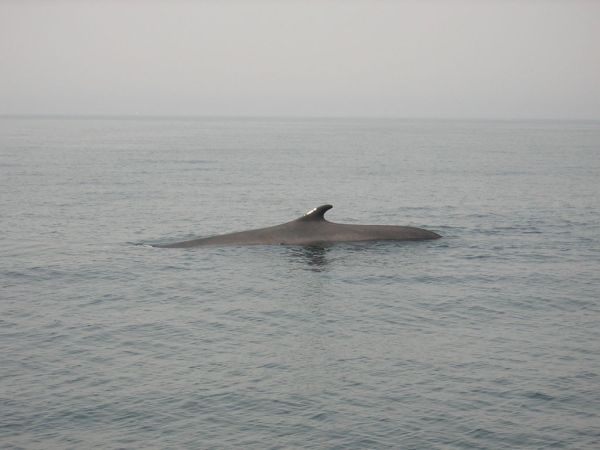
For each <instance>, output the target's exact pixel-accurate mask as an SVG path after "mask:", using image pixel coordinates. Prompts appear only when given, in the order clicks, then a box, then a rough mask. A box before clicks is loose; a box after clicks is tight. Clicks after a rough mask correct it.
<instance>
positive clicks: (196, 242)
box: [152, 205, 441, 248]
mask: <svg viewBox="0 0 600 450" xmlns="http://www.w3.org/2000/svg"><path fill="white" fill-rule="evenodd" d="M331 208H333V206H332V205H321V206H318V207H317V208H314V209H311V210H310V211H308V212H307V213H306V214H304V215H303V216H301V217H299V218H297V219H295V220H292V221H290V222H286V223H282V224H280V225H275V226H271V227H266V228H258V229H254V230H246V231H239V232H236V233H228V234H220V235H216V236H211V237H205V238H200V239H192V240H189V241H182V242H174V243H166V244H154V245H152V246H153V247H158V248H188V247H201V246H230V245H297V246H317V245H327V244H333V243H338V242H340V243H341V242H365V241H422V240H426V239H439V238H440V237H441V236H440V235H439V234H437V233H434V232H433V231H429V230H424V229H422V228H415V227H409V226H398V225H354V224H346V223H335V222H329V221H328V220H326V219H325V213H326V212H327V211H329V210H330V209H331Z"/></svg>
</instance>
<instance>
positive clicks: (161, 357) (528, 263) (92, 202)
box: [0, 118, 600, 449]
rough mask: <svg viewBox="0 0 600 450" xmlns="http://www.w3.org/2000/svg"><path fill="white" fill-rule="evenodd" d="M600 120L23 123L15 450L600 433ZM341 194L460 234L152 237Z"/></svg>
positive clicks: (411, 444) (18, 178) (4, 409)
mask: <svg viewBox="0 0 600 450" xmlns="http://www.w3.org/2000/svg"><path fill="white" fill-rule="evenodd" d="M599 179H600V123H593V122H589V123H575V122H571V123H568V122H563V123H553V122H490V121H488V122H460V121H401V120H397V121H395V120H217V119H215V120H208V119H202V120H201V119H189V120H184V119H180V120H173V119H145V120H142V119H140V120H137V119H48V118H46V119H41V118H40V119H10V118H3V119H0V186H1V196H0V211H1V222H0V223H1V224H2V230H1V231H2V235H1V237H0V239H1V241H0V245H1V250H2V251H1V255H0V283H1V300H0V349H1V353H0V355H1V357H2V362H1V367H0V447H4V448H40V449H42V448H43V449H48V448H94V447H97V448H103V449H105V448H128V449H129V448H131V449H138V448H139V449H142V448H143V449H147V448H248V449H250V448H251V449H266V448H319V449H320V448H326V449H336V448H337V449H363V448H404V449H410V448H444V449H446V448H448V449H452V448H507V449H514V448H535V449H539V448H573V449H586V448H587V449H592V448H599V446H600V237H599V236H598V232H599V231H600V227H599V224H600V181H599ZM323 203H332V204H333V205H334V209H333V210H331V211H330V212H329V213H328V215H327V217H328V218H329V219H330V220H333V221H340V222H349V223H377V224H398V225H415V226H422V227H426V228H429V229H431V230H433V231H436V232H438V233H440V234H442V235H443V236H444V238H443V239H440V240H437V241H433V242H421V243H374V244H362V245H356V244H354V245H353V244H345V245H337V246H333V247H327V248H302V247H279V246H275V247H268V246H264V247H247V248H234V247H232V248H201V249H187V250H182V249H169V250H168V249H156V248H150V247H148V246H141V245H134V244H140V243H155V242H166V241H170V240H173V239H185V238H191V237H195V236H207V235H211V234H214V233H222V232H227V231H237V230H242V229H246V228H253V227H262V226H268V225H273V224H277V223H281V222H284V221H288V220H291V219H294V218H296V217H297V216H299V215H301V214H303V213H304V212H305V211H307V210H309V209H311V208H313V207H315V206H317V205H320V204H323Z"/></svg>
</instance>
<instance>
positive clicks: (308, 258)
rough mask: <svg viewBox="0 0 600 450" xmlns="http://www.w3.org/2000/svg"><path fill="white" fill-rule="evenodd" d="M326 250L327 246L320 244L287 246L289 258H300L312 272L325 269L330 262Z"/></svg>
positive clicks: (327, 250) (327, 249)
mask: <svg viewBox="0 0 600 450" xmlns="http://www.w3.org/2000/svg"><path fill="white" fill-rule="evenodd" d="M328 252H329V248H328V247H326V246H322V245H311V246H303V247H289V248H288V253H289V255H290V259H292V260H298V259H299V260H301V261H302V262H304V263H305V264H306V265H308V269H309V270H312V271H314V272H322V271H323V270H325V269H326V267H327V265H328V264H329V262H330V261H329V259H328V258H327V253H328Z"/></svg>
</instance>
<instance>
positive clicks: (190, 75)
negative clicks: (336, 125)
mask: <svg viewBox="0 0 600 450" xmlns="http://www.w3.org/2000/svg"><path fill="white" fill-rule="evenodd" d="M0 114H2V115H21V114H34V115H37V114H44V115H45V114H50V115H52V114H58V115H78V114H82V115H138V114H139V115H150V116H154V115H157V116H172V115H173V116H291V117H329V116H333V117H401V118H486V119H487V118H503V119H511V118H515V119H529V118H537V119H567V120H576V119H593V120H600V1H595V0H590V1H578V0H564V1H556V0H555V1H553V0H545V1H541V0H538V1H533V0H530V1H528V0H517V1H512V0H499V1H495V0H456V1H452V0H418V1H402V0H395V1H385V0H363V1H359V0H343V1H342V0H339V1H337V0H304V1H300V0H256V1H254V0H219V1H210V0H197V1H193V0H188V1H183V0H180V1H178V0H168V1H167V0H165V1H158V0H154V1H153V0H147V1H142V0H102V1H100V0H98V1H91V0H68V1H67V0H53V1H43V0H39V1H33V0H0Z"/></svg>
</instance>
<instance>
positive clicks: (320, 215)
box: [297, 205, 333, 222]
mask: <svg viewBox="0 0 600 450" xmlns="http://www.w3.org/2000/svg"><path fill="white" fill-rule="evenodd" d="M331 208H333V206H332V205H321V206H317V207H316V208H313V209H311V210H310V211H308V212H307V213H306V214H304V215H303V216H302V217H300V218H299V219H297V220H302V221H307V222H308V221H320V220H325V217H324V216H325V213H326V212H327V211H329V210H330V209H331Z"/></svg>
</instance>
